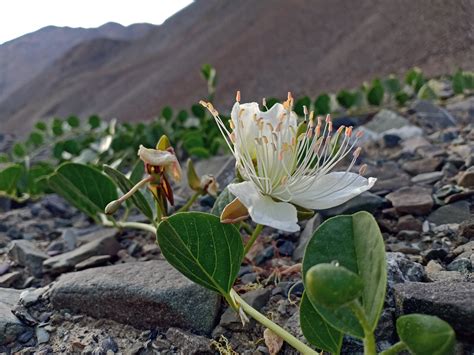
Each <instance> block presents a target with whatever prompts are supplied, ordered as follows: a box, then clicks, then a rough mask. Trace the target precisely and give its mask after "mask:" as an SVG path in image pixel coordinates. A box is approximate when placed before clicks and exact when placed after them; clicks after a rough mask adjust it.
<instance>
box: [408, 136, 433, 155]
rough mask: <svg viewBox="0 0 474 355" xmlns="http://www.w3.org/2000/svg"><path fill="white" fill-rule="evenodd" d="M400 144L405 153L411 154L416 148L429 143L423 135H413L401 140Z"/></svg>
mask: <svg viewBox="0 0 474 355" xmlns="http://www.w3.org/2000/svg"><path fill="white" fill-rule="evenodd" d="M402 146H403V151H404V152H405V153H410V154H413V153H415V152H416V151H417V149H420V148H422V147H429V146H431V143H430V142H428V141H427V140H426V138H424V137H413V138H410V139H407V140H405V141H403V143H402Z"/></svg>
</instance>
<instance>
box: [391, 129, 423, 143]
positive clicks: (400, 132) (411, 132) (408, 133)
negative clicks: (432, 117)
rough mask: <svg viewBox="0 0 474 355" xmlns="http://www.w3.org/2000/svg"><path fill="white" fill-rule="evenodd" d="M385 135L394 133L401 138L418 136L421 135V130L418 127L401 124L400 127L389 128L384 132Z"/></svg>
mask: <svg viewBox="0 0 474 355" xmlns="http://www.w3.org/2000/svg"><path fill="white" fill-rule="evenodd" d="M383 134H384V136H385V135H394V136H397V137H400V138H401V139H403V140H406V139H410V138H413V137H419V136H422V135H423V130H422V129H421V128H420V127H416V126H413V125H408V126H403V127H400V128H391V129H389V130H387V131H385V132H384V133H383Z"/></svg>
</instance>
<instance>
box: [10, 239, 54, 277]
mask: <svg viewBox="0 0 474 355" xmlns="http://www.w3.org/2000/svg"><path fill="white" fill-rule="evenodd" d="M8 256H9V257H10V258H11V259H13V260H15V261H16V262H17V263H18V264H19V265H21V266H24V267H26V268H27V269H28V271H29V272H31V274H32V275H33V276H35V277H41V276H42V275H43V261H44V260H46V259H47V258H48V255H46V254H45V253H44V252H42V251H41V250H39V249H38V248H37V247H36V246H35V245H34V244H33V243H32V242H30V241H28V240H14V241H12V243H11V245H10V248H9V250H8Z"/></svg>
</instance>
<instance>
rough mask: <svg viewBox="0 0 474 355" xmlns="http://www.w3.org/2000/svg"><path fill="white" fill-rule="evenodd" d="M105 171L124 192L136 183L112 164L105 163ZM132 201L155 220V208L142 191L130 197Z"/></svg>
mask: <svg viewBox="0 0 474 355" xmlns="http://www.w3.org/2000/svg"><path fill="white" fill-rule="evenodd" d="M104 172H105V173H106V174H107V175H109V176H110V177H111V178H112V180H114V181H115V183H116V184H117V186H118V187H119V189H120V190H121V191H122V192H123V193H124V194H126V193H127V192H128V191H130V190H131V189H132V187H133V186H134V184H133V183H132V182H131V181H130V180H129V179H128V178H127V177H126V176H125V175H124V174H122V173H121V172H120V171H118V170H115V169H114V168H112V167H111V166H108V165H104ZM130 201H132V202H133V204H134V205H135V206H136V207H137V208H138V209H139V210H140V212H141V213H143V214H144V215H145V217H147V218H148V219H149V220H150V221H152V220H153V210H152V209H151V207H150V205H149V204H148V202H147V200H146V199H145V197H144V196H143V194H142V193H141V192H140V191H137V192H135V193H134V194H133V195H132V197H130ZM109 202H110V201H109Z"/></svg>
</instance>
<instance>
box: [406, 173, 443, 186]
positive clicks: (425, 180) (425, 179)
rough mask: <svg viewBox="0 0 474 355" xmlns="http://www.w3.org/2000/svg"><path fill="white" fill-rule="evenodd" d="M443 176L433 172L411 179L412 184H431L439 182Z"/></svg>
mask: <svg viewBox="0 0 474 355" xmlns="http://www.w3.org/2000/svg"><path fill="white" fill-rule="evenodd" d="M443 176H444V174H443V172H441V171H434V172H432V173H423V174H419V175H416V176H414V177H412V178H411V182H412V183H414V184H432V183H435V182H436V181H438V180H440V179H441V178H442V177H443Z"/></svg>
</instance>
